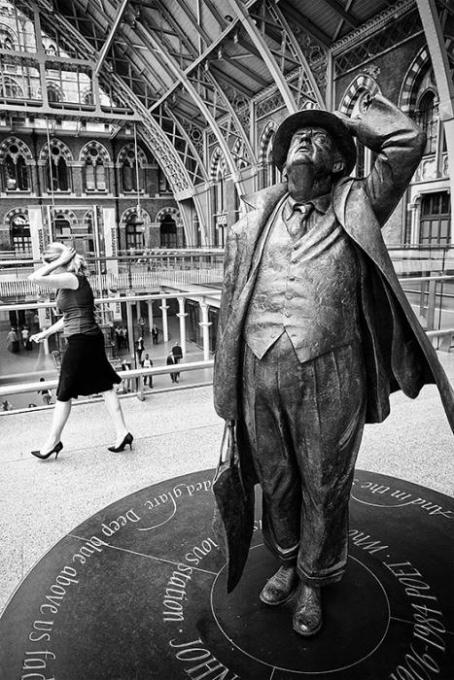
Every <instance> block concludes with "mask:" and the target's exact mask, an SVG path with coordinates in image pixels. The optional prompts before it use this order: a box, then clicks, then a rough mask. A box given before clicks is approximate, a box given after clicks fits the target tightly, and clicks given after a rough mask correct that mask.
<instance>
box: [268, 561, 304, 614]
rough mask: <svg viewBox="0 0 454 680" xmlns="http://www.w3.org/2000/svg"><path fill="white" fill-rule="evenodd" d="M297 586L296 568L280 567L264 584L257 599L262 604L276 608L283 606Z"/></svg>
mask: <svg viewBox="0 0 454 680" xmlns="http://www.w3.org/2000/svg"><path fill="white" fill-rule="evenodd" d="M297 585H298V575H297V573H296V568H295V567H294V566H293V565H292V566H285V565H282V567H280V568H279V569H278V570H277V572H276V573H275V574H274V576H272V577H271V578H270V579H268V581H267V582H266V583H265V586H264V587H263V590H262V592H261V593H260V595H259V597H260V599H261V601H262V602H263V603H264V604H268V605H271V606H276V605H278V604H284V602H287V600H288V599H290V597H291V596H292V593H293V591H294V590H295V588H296V586H297Z"/></svg>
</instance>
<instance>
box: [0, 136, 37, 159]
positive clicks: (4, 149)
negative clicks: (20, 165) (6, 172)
mask: <svg viewBox="0 0 454 680" xmlns="http://www.w3.org/2000/svg"><path fill="white" fill-rule="evenodd" d="M12 144H16V146H17V147H18V149H19V152H18V153H21V154H22V155H23V156H24V158H25V162H26V163H27V165H32V164H33V156H32V152H31V151H30V149H29V147H28V146H27V144H26V143H25V142H23V141H22V139H19V137H14V136H12V137H7V138H6V139H4V140H3V142H2V144H1V145H0V162H2V161H3V160H4V159H5V156H6V154H7V153H8V150H9V147H10V146H11V145H12Z"/></svg>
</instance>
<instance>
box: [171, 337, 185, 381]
mask: <svg viewBox="0 0 454 680" xmlns="http://www.w3.org/2000/svg"><path fill="white" fill-rule="evenodd" d="M172 354H173V358H174V359H175V363H176V364H179V363H180V361H181V360H182V358H183V350H182V349H181V347H180V345H179V344H178V342H176V343H175V344H174V346H173V347H172ZM175 376H176V381H175V382H180V374H179V373H175Z"/></svg>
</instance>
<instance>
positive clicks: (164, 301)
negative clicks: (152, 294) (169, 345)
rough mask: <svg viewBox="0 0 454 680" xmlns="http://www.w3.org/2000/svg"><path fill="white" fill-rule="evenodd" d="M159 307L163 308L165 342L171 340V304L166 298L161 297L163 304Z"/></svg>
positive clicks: (163, 335) (163, 337)
mask: <svg viewBox="0 0 454 680" xmlns="http://www.w3.org/2000/svg"><path fill="white" fill-rule="evenodd" d="M159 309H161V310H162V339H163V341H164V342H168V341H169V326H168V323H167V310H168V309H169V305H168V304H167V300H166V298H161V306H160V307H159Z"/></svg>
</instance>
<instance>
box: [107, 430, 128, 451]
mask: <svg viewBox="0 0 454 680" xmlns="http://www.w3.org/2000/svg"><path fill="white" fill-rule="evenodd" d="M133 439H134V437H133V436H132V434H131V433H130V432H128V434H127V435H125V438H124V439H123V441H122V442H121V444H120V445H119V446H108V447H107V448H108V449H109V451H113V452H114V453H118V451H123V449H124V448H125V446H127V445H128V444H129V450H131V449H132V440H133Z"/></svg>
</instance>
